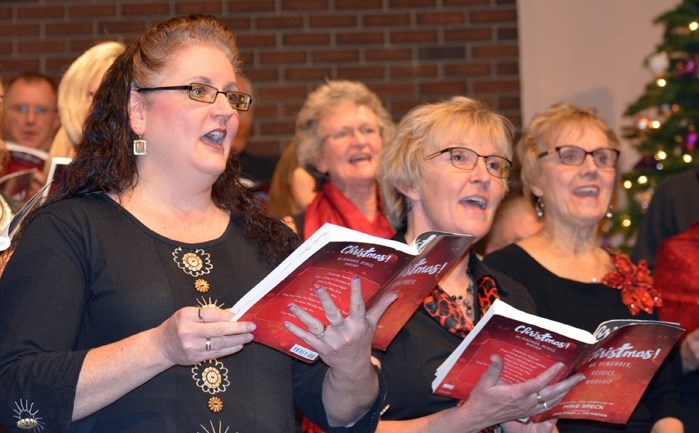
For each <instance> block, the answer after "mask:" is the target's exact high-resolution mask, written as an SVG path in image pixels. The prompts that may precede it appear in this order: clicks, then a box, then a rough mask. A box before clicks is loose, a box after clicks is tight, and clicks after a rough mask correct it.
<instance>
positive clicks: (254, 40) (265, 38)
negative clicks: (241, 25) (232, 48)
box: [236, 32, 277, 48]
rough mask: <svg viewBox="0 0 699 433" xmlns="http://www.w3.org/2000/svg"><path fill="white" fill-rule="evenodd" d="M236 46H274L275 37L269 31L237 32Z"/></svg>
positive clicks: (275, 42)
mask: <svg viewBox="0 0 699 433" xmlns="http://www.w3.org/2000/svg"><path fill="white" fill-rule="evenodd" d="M236 43H237V44H238V47H244V48H253V47H254V48H260V47H274V46H275V45H276V44H277V37H276V36H275V35H273V34H271V33H262V32H260V33H255V34H248V33H244V34H239V35H237V36H236Z"/></svg>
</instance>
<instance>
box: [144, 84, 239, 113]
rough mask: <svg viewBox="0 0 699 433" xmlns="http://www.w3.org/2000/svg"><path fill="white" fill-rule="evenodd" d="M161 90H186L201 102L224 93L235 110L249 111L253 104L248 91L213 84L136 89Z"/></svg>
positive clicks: (191, 97) (213, 100)
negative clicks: (223, 88) (223, 87)
mask: <svg viewBox="0 0 699 433" xmlns="http://www.w3.org/2000/svg"><path fill="white" fill-rule="evenodd" d="M160 90H186V91H187V94H188V95H189V99H192V100H194V101H199V102H206V103H207V104H213V103H214V102H216V97H217V96H218V94H219V93H222V94H223V95H225V96H226V99H228V103H229V104H231V107H233V109H234V110H237V111H248V110H249V109H250V105H251V104H252V96H250V95H248V94H247V93H243V92H238V91H236V90H218V89H217V88H215V87H213V86H209V85H208V84H201V83H192V84H188V85H185V86H164V87H141V88H140V89H136V91H137V92H156V91H160Z"/></svg>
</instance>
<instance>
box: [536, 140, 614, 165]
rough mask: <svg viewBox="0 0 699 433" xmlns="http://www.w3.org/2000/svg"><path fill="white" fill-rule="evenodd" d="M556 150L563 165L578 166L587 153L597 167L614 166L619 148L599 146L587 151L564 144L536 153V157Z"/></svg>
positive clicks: (541, 156)
mask: <svg viewBox="0 0 699 433" xmlns="http://www.w3.org/2000/svg"><path fill="white" fill-rule="evenodd" d="M554 152H556V153H557V154H558V161H559V162H560V163H561V164H563V165H573V166H579V165H582V163H583V162H584V161H585V157H586V156H587V155H590V156H592V160H593V161H594V162H595V165H597V167H599V168H614V167H616V163H617V162H618V161H619V154H620V153H621V152H619V150H617V149H612V148H610V147H600V148H599V149H595V150H593V151H587V150H585V149H583V148H581V147H578V146H573V145H566V146H558V147H554V148H553V149H549V150H547V151H546V152H541V153H540V154H539V155H537V157H538V158H543V157H544V156H546V155H549V154H551V153H554Z"/></svg>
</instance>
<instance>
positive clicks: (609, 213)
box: [604, 204, 614, 219]
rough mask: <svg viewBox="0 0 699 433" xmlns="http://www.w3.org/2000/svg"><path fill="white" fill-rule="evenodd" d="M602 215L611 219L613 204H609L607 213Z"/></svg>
mask: <svg viewBox="0 0 699 433" xmlns="http://www.w3.org/2000/svg"><path fill="white" fill-rule="evenodd" d="M604 216H605V217H607V219H612V217H613V216H614V206H612V205H611V204H610V205H609V207H608V208H607V213H606V214H604Z"/></svg>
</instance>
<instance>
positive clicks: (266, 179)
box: [232, 75, 276, 201]
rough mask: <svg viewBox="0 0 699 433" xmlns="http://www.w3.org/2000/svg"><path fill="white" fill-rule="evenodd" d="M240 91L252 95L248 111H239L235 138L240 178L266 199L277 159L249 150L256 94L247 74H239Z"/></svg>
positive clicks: (234, 147)
mask: <svg viewBox="0 0 699 433" xmlns="http://www.w3.org/2000/svg"><path fill="white" fill-rule="evenodd" d="M238 91H240V92H243V93H247V94H249V95H251V96H252V105H251V106H250V109H249V110H248V111H241V112H239V124H238V132H237V133H236V134H235V138H233V148H232V149H233V151H234V152H236V153H237V154H238V158H239V160H240V166H241V172H242V173H241V176H240V180H241V182H243V184H244V185H246V186H248V187H250V188H253V189H254V190H255V191H256V192H258V193H260V194H259V195H260V198H261V199H262V200H263V201H266V197H267V191H268V190H269V184H270V181H271V180H272V175H273V174H274V167H275V166H276V160H274V159H272V158H267V157H264V156H258V155H253V154H251V153H250V152H248V151H247V147H248V139H249V138H250V135H251V134H252V129H253V120H254V116H255V94H254V92H253V88H252V83H250V80H248V79H247V78H246V77H245V76H243V75H239V76H238Z"/></svg>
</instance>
